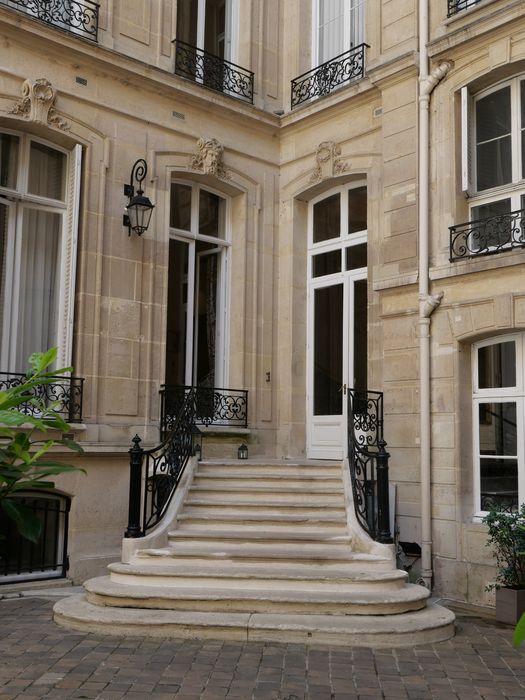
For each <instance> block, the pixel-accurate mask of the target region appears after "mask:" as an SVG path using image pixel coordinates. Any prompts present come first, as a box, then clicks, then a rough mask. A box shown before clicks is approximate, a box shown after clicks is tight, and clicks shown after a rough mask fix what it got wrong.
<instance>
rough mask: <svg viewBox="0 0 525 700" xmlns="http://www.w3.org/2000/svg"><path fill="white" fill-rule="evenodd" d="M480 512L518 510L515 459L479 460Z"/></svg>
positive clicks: (484, 458) (516, 463) (516, 464)
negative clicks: (494, 509) (492, 509)
mask: <svg viewBox="0 0 525 700" xmlns="http://www.w3.org/2000/svg"><path fill="white" fill-rule="evenodd" d="M479 466H480V492H481V493H480V496H481V499H480V500H481V503H480V508H481V510H491V508H497V509H498V510H501V511H507V512H509V513H510V512H513V511H516V510H517V509H518V462H517V460H515V459H493V458H486V457H482V458H481V459H480V465H479Z"/></svg>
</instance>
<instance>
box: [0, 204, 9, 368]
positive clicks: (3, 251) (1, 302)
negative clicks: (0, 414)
mask: <svg viewBox="0 0 525 700" xmlns="http://www.w3.org/2000/svg"><path fill="white" fill-rule="evenodd" d="M8 211H9V210H8V208H7V206H6V205H5V204H0V339H1V338H2V334H3V329H4V306H5V304H6V289H5V269H6V263H7V221H8ZM3 369H6V368H5V367H4V368H3Z"/></svg>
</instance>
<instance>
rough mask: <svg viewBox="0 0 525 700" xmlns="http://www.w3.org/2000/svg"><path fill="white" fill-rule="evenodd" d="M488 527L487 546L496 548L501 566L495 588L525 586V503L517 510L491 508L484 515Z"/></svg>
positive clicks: (494, 584) (497, 561)
mask: <svg viewBox="0 0 525 700" xmlns="http://www.w3.org/2000/svg"><path fill="white" fill-rule="evenodd" d="M483 522H484V523H485V524H486V525H487V526H488V535H489V539H488V541H487V546H488V547H490V548H491V549H492V550H493V553H494V556H495V558H496V564H497V566H498V574H497V576H496V581H495V582H494V583H493V584H491V585H490V586H487V590H492V589H493V588H502V587H505V588H525V555H524V554H523V553H524V552H525V504H524V505H522V506H521V507H520V509H519V510H517V511H516V512H514V513H500V512H498V511H496V510H491V511H490V513H488V515H486V516H485V517H484V518H483Z"/></svg>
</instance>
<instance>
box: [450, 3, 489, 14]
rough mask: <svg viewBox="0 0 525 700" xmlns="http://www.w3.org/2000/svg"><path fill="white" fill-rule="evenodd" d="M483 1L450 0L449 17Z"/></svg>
mask: <svg viewBox="0 0 525 700" xmlns="http://www.w3.org/2000/svg"><path fill="white" fill-rule="evenodd" d="M480 2H481V0H448V14H447V17H452V16H453V15H457V14H458V12H461V11H462V10H467V9H468V8H469V7H474V5H477V4H479V3H480Z"/></svg>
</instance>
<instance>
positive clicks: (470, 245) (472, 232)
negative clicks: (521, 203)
mask: <svg viewBox="0 0 525 700" xmlns="http://www.w3.org/2000/svg"><path fill="white" fill-rule="evenodd" d="M449 230H450V262H454V261H455V260H465V259H467V258H474V257H477V256H478V255H494V254H495V253H501V252H503V251H505V250H510V249H512V248H523V247H525V209H519V210H518V211H511V212H509V213H508V214H500V215H499V216H490V217H488V218H486V219H477V220H475V221H467V222H466V223H464V224H458V225H457V226H450V229H449Z"/></svg>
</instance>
